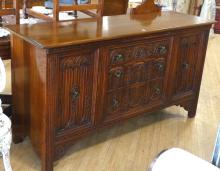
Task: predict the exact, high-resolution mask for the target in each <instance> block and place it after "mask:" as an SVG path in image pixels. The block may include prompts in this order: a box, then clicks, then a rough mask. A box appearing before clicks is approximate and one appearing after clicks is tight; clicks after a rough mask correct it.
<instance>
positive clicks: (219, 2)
mask: <svg viewBox="0 0 220 171" xmlns="http://www.w3.org/2000/svg"><path fill="white" fill-rule="evenodd" d="M216 21H217V23H216V24H215V27H214V30H215V33H219V34H220V0H216Z"/></svg>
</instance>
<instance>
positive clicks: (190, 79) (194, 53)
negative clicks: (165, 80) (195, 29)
mask: <svg viewBox="0 0 220 171" xmlns="http://www.w3.org/2000/svg"><path fill="white" fill-rule="evenodd" d="M198 46H199V38H198V35H191V36H186V37H182V38H181V39H180V45H179V51H178V57H177V72H176V73H177V74H176V79H175V83H174V84H175V94H176V95H178V94H184V93H187V92H189V91H192V90H193V85H194V79H195V74H196V63H197V60H198Z"/></svg>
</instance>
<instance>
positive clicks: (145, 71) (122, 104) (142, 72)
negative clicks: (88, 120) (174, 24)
mask: <svg viewBox="0 0 220 171" xmlns="http://www.w3.org/2000/svg"><path fill="white" fill-rule="evenodd" d="M169 51H170V40H169V39H162V40H160V41H152V42H146V43H140V44H135V45H130V44H129V45H127V46H120V48H114V49H111V48H109V69H108V77H107V78H108V79H107V88H106V100H105V111H104V113H105V119H106V120H108V119H111V118H112V117H116V118H117V115H119V116H121V115H123V114H126V113H128V112H129V111H130V110H134V109H139V108H146V106H147V105H148V104H161V103H163V100H164V81H165V73H166V71H167V61H168V55H169Z"/></svg>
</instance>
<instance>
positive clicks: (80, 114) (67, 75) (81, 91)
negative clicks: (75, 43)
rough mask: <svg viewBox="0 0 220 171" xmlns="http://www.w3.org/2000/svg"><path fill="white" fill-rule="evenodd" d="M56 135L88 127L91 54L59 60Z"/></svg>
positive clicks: (91, 70) (92, 76) (90, 113)
mask: <svg viewBox="0 0 220 171" xmlns="http://www.w3.org/2000/svg"><path fill="white" fill-rule="evenodd" d="M58 79H59V83H58V84H59V91H58V92H59V97H58V103H59V104H58V105H59V110H58V114H57V117H56V118H55V120H56V130H57V132H58V133H59V132H62V131H66V130H74V131H80V130H82V129H84V128H85V127H91V126H92V117H93V114H92V101H93V94H92V92H93V86H94V84H93V83H94V55H93V54H92V53H89V54H87V53H86V54H80V55H72V56H71V55H70V56H66V57H62V58H61V59H60V60H59V77H58Z"/></svg>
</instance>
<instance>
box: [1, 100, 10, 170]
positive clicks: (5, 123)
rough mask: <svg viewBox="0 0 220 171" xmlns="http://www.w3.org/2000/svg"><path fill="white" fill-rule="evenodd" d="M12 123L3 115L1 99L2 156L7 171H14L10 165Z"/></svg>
mask: <svg viewBox="0 0 220 171" xmlns="http://www.w3.org/2000/svg"><path fill="white" fill-rule="evenodd" d="M11 139H12V135H11V121H10V119H9V118H8V117H7V116H6V115H4V114H3V113H2V108H1V99H0V154H2V157H3V164H4V168H5V171H12V168H11V164H10V146H11Z"/></svg>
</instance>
